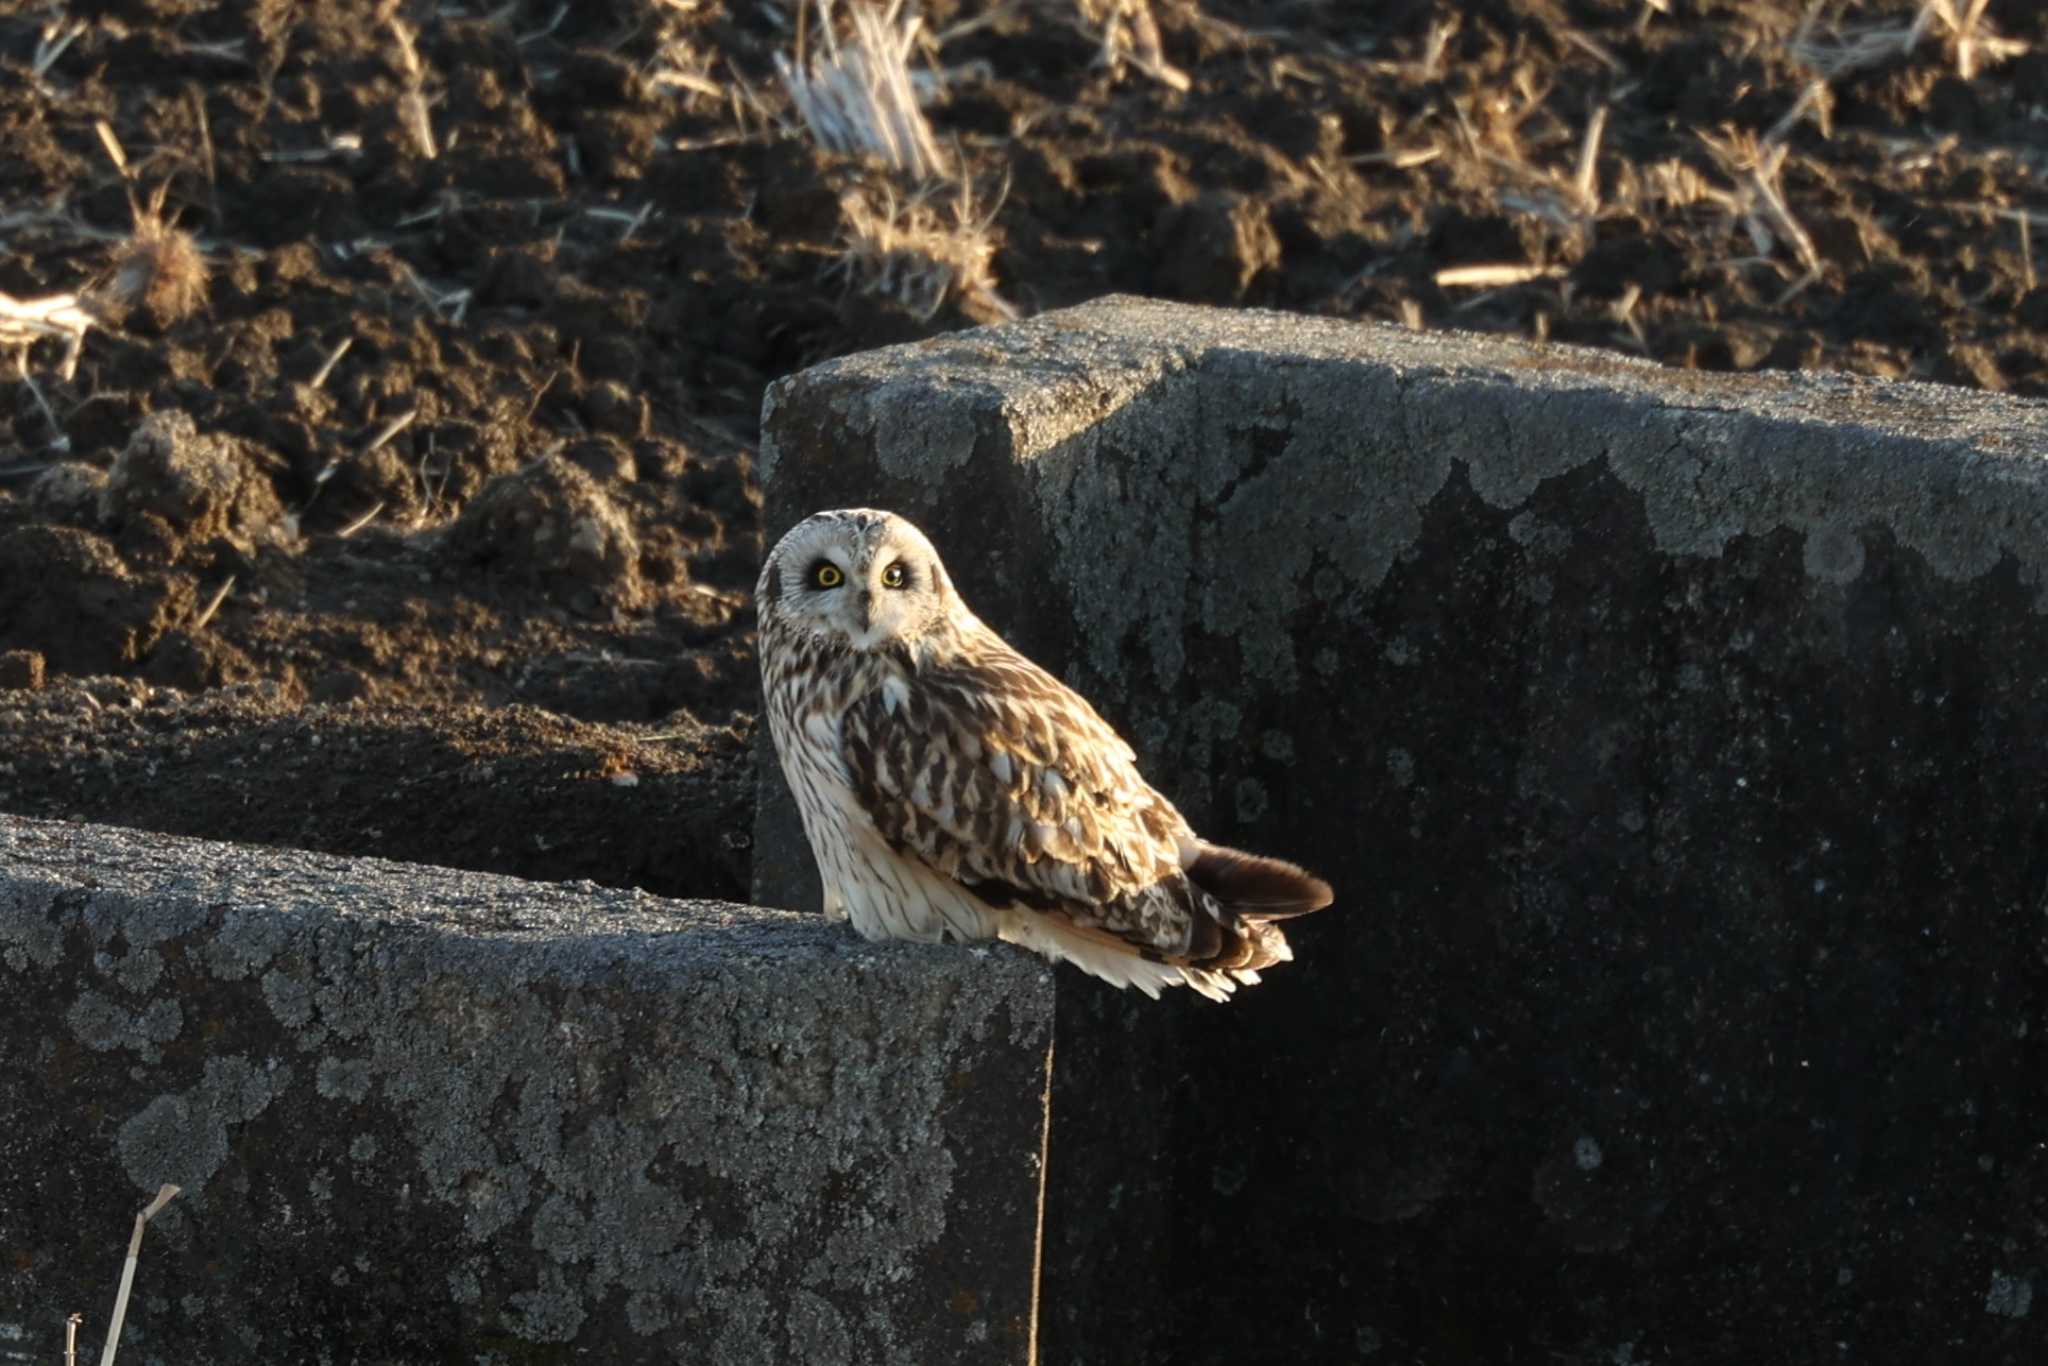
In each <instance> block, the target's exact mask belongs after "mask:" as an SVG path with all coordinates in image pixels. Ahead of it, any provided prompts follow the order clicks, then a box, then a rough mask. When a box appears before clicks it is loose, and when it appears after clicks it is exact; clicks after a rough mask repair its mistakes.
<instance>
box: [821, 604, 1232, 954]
mask: <svg viewBox="0 0 2048 1366" xmlns="http://www.w3.org/2000/svg"><path fill="white" fill-rule="evenodd" d="M977 637H978V638H977V639H973V640H970V641H969V643H968V648H966V649H965V650H963V651H962V652H961V653H959V654H957V655H955V656H954V657H953V658H951V659H947V660H941V661H937V662H928V663H924V664H923V665H922V666H921V667H916V666H912V665H911V664H910V663H909V662H908V661H905V664H904V667H903V669H902V671H901V673H899V674H898V676H897V679H896V680H895V681H892V682H891V683H889V684H887V685H885V686H883V687H881V688H878V689H876V690H874V691H872V692H870V693H869V694H868V695H867V696H865V697H863V698H861V699H859V700H857V701H856V702H855V703H854V704H853V705H852V707H851V708H849V710H848V711H847V713H846V715H845V717H844V719H843V723H842V727H841V736H842V745H843V752H844V758H845V761H846V764H847V769H848V774H849V777H850V778H851V779H852V782H853V787H854V791H855V794H856V795H857V796H858V798H859V800H860V802H861V804H862V806H863V807H864V808H865V809H866V811H867V813H868V815H869V817H870V818H871V819H872V820H873V821H874V824H875V827H876V829H877V830H878V831H879V832H880V833H881V834H882V836H883V838H885V839H886V840H888V841H889V843H890V845H891V846H892V847H893V848H894V849H896V851H897V852H898V853H900V854H903V855H905V856H906V857H914V858H917V859H919V860H921V861H923V862H924V863H925V864H926V865H927V866H928V867H930V868H932V869H934V870H936V871H937V872H939V873H942V874H944V875H945V876H947V877H950V878H953V879H955V880H956V881H958V882H960V883H961V884H963V885H965V886H966V887H968V888H969V889H970V890H972V891H974V892H975V893H976V894H977V895H978V896H980V897H981V898H982V899H983V900H984V901H986V902H988V903H989V904H991V905H995V906H1001V907H1012V906H1021V907H1028V908H1030V909H1033V910H1037V911H1043V912H1049V913H1054V914H1058V915H1061V916H1063V917H1065V918H1066V919H1068V920H1069V921H1070V922H1071V923H1072V924H1074V925H1075V926H1078V927H1080V928H1082V929H1086V930H1102V931H1106V932H1107V933H1108V934H1110V935H1114V936H1115V937H1116V938H1117V939H1118V940H1120V941H1122V942H1124V943H1126V944H1128V945H1129V946H1130V947H1131V948H1132V949H1133V950H1134V951H1137V952H1143V953H1146V954H1147V955H1148V956H1153V955H1176V956H1177V955H1181V954H1185V953H1187V952H1188V951H1189V950H1190V949H1191V948H1196V947H1197V946H1198V943H1199V941H1201V940H1202V939H1204V938H1206V937H1213V936H1204V935H1201V934H1191V933H1190V930H1191V925H1192V924H1193V922H1195V921H1206V920H1207V919H1208V917H1207V916H1205V915H1200V914H1198V913H1197V912H1196V909H1195V900H1196V898H1197V897H1198V896H1199V895H1200V893H1199V892H1197V891H1196V890H1195V889H1194V888H1193V887H1191V886H1190V885H1189V883H1188V880H1187V878H1186V877H1185V876H1183V874H1182V872H1181V867H1180V848H1181V840H1182V837H1183V836H1187V835H1188V829H1187V824H1186V822H1185V821H1184V820H1183V819H1182V818H1181V815H1180V813H1179V812H1178V811H1176V810H1175V809H1174V807H1173V805H1172V803H1170V802H1168V801H1167V800H1166V799H1165V798H1164V797H1162V796H1160V795H1159V794H1158V793H1156V792H1154V791H1153V790H1152V788H1151V787H1150V786H1149V785H1148V784H1147V783H1146V782H1145V781H1144V779H1143V777H1141V776H1140V774H1139V773H1138V769H1137V762H1136V758H1135V756H1134V755H1133V754H1132V752H1131V748H1130V746H1129V745H1127V744H1125V743H1124V741H1123V739H1122V737H1121V736H1119V735H1118V734H1117V733H1116V732H1115V731H1114V730H1112V729H1110V727H1109V725H1108V724H1107V723H1106V722H1104V721H1103V719H1102V718H1101V717H1100V716H1098V715H1096V713H1095V710H1094V708H1092V707H1090V706H1089V705H1088V703H1087V702H1086V701H1085V700H1084V699H1082V698H1081V697H1080V696H1079V695H1077V694H1076V693H1074V692H1073V691H1072V690H1071V689H1069V688H1068V687H1066V685H1064V684H1062V683H1061V682H1060V681H1059V680H1058V679H1056V678H1054V677H1053V676H1052V675H1050V674H1048V673H1046V672H1045V671H1044V670H1043V669H1041V668H1039V667H1038V666H1037V665H1035V664H1033V663H1032V662H1031V661H1030V660H1028V659H1025V658H1024V657H1023V656H1022V655H1020V654H1018V653H1017V652H1016V651H1014V650H1012V649H1011V648H1010V647H1009V646H1008V645H1006V644H1004V643H1003V642H1002V641H1001V640H1000V639H998V638H996V637H994V636H993V635H981V634H979V633H977ZM1203 928H1206V926H1204V927H1203Z"/></svg>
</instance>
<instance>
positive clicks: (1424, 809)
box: [756, 298, 2048, 1366]
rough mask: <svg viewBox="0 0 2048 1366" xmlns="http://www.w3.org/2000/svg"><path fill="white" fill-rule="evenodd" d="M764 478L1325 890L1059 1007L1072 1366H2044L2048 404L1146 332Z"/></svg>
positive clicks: (1041, 341)
mask: <svg viewBox="0 0 2048 1366" xmlns="http://www.w3.org/2000/svg"><path fill="white" fill-rule="evenodd" d="M766 432H767V437H766V448H765V450H764V453H763V469H764V471H765V472H766V476H767V480H768V493H769V526H768V533H769V535H770V536H771V538H772V537H773V536H775V535H777V534H779V533H780V532H781V530H782V529H783V528H785V527H786V526H788V525H789V524H790V523H791V522H793V521H794V520H796V519H797V518H798V517H800V516H802V515H803V514H805V513H807V512H809V511H812V510H814V509H816V508H819V507H825V506H837V505H847V504H854V503H866V504H873V505H879V506H886V507H893V508H895V509H897V510H899V511H901V512H903V513H905V514H906V515H908V516H910V517H912V518H914V519H916V520H917V521H919V522H920V523H921V524H922V525H923V526H924V528H925V529H926V530H927V531H928V532H929V533H931V535H932V538H933V540H934V542H935V543H936V544H937V546H938V547H939V550H940V552H941V553H942V554H943V555H945V556H946V559H947V563H948V564H949V566H951V567H952V569H953V570H954V572H955V576H956V578H957V579H958V580H959V582H960V584H961V585H962V589H963V591H964V593H965V594H966V596H967V598H968V600H969V601H970V602H971V603H973V604H974V606H975V608H976V609H977V611H979V612H980V613H981V614H982V615H983V616H984V617H985V618H986V619H987V620H988V621H990V623H991V624H992V625H994V626H995V627H997V628H998V629H999V630H1001V631H1003V632H1004V633H1005V634H1006V635H1008V636H1009V637H1010V639H1012V640H1013V641H1015V642H1016V643H1017V644H1018V645H1020V646H1021V647H1022V648H1024V649H1025V650H1026V651H1028V652H1029V653H1031V654H1032V655H1033V656H1034V657H1036V658H1037V659H1039V660H1040V661H1041V662H1042V663H1045V664H1046V665H1048V666H1049V667H1051V668H1053V669H1054V670H1055V671H1057V672H1060V673H1062V674H1063V675H1064V676H1065V677H1066V678H1067V679H1068V680H1069V681H1071V682H1073V683H1074V684H1076V685H1077V686H1079V687H1080V688H1082V690H1083V691H1085V692H1086V693H1088V694H1089V695H1090V696H1091V697H1092V698H1093V699H1094V700H1095V701H1096V703H1097V704H1098V706H1099V707H1100V708H1101V709H1102V711H1103V712H1104V713H1105V715H1107V716H1108V717H1109V718H1110V719H1111V720H1112V722H1114V723H1115V724H1117V725H1118V726H1119V727H1120V728H1122V729H1123V731H1124V732H1125V733H1126V734H1127V735H1129V736H1130V737H1132V739H1133V741H1134V742H1135V743H1136V745H1137V747H1138V748H1139V750H1140V752H1141V755H1142V757H1143V758H1144V760H1145V762H1146V763H1147V766H1148V771H1149V773H1150V774H1151V775H1152V776H1153V777H1154V780H1155V781H1156V782H1157V783H1158V784H1159V785H1160V786H1161V787H1162V788H1163V789H1164V790H1166V791H1167V792H1168V793H1170V794H1171V795H1172V796H1173V797H1174V798H1176V800H1178V801H1179V802H1180V803H1181V804H1182V806H1183V807H1184V809H1186V810H1187V811H1188V812H1189V814H1190V816H1191V818H1192V819H1194V820H1195V822H1196V823H1197V825H1198V826H1199V827H1200V828H1202V829H1203V830H1204V831H1205V832H1207V833H1210V834H1212V835H1213V836H1215V837H1218V838H1222V839H1227V840H1234V841H1242V842H1244V843H1246V844H1249V845H1251V846H1253V847H1258V848H1263V849H1266V850H1268V851H1270V852H1273V853H1277V854H1281V855H1284V856H1287V857H1290V858H1296V859H1300V860H1301V861H1303V862H1305V863H1308V864H1310V865H1312V866H1313V867H1315V868H1316V869H1317V870H1318V871H1320V872H1322V873H1324V874H1325V875H1327V876H1328V877H1329V878H1330V879H1331V881H1332V882H1333V883H1334V884H1335V885H1336V887H1337V889H1338V893H1339V905H1338V907H1337V908H1336V909H1334V910H1332V911H1330V912H1327V913H1325V914H1323V915H1320V916H1317V917H1314V918H1313V919H1311V920H1306V921H1302V922H1300V923H1299V926H1298V928H1297V929H1296V930H1295V931H1294V932H1292V934H1291V937H1292V938H1293V939H1294V941H1295V942H1296V944H1297V948H1298V951H1299V953H1300V960H1299V961H1298V962H1296V963H1294V964H1292V965H1290V966H1288V967H1286V968H1282V969H1276V970H1275V971H1273V972H1272V973H1270V974H1269V975H1268V979H1267V982H1266V984H1265V985H1263V986H1261V987H1258V988H1256V989H1255V990H1252V991H1249V992H1246V993H1245V994H1244V995H1243V996H1242V997H1241V998H1240V999H1239V1000H1238V1001H1237V1002H1236V1003H1234V1004H1233V1005H1231V1006H1230V1007H1229V1008H1228V1009H1205V1008H1202V1006H1201V1004H1200V1003H1199V1002H1193V1001H1186V1000H1180V1001H1168V1002H1164V1003H1162V1004H1160V1005H1158V1006H1147V1005H1145V1004H1144V1003H1142V1002H1140V1003H1137V1004H1136V1006H1135V1007H1134V1005H1133V1003H1132V1002H1129V1001H1124V1000H1120V999H1118V998H1116V997H1114V996H1112V995H1110V994H1109V993H1107V992H1106V991H1104V990H1101V989H1098V988H1097V987H1096V985H1095V984H1094V983H1092V982H1089V981H1086V980H1084V979H1082V978H1079V977H1073V976H1063V977H1061V978H1060V979H1059V981H1060V985H1061V987H1062V990H1061V992H1060V1005H1059V1032H1060V1048H1059V1062H1058V1067H1057V1068H1056V1078H1055V1084H1054V1116H1053V1137H1052V1143H1051V1155H1052V1156H1051V1161H1052V1168H1051V1172H1052V1175H1051V1186H1050V1191H1049V1196H1048V1204H1047V1249H1046V1258H1045V1295H1044V1302H1045V1304H1046V1312H1045V1315H1044V1317H1043V1321H1042V1325H1041V1326H1042V1331H1043V1333H1044V1335H1045V1342H1046V1352H1047V1357H1046V1359H1047V1360H1051V1361H1069V1360H1090V1361H1098V1360H1099V1361H1107V1360H1117V1361H1168V1360H1171V1361H1176V1362H1191V1361H1216V1362H1223V1361H1242V1360H1256V1359H1264V1358H1265V1356H1268V1355H1270V1354H1271V1353H1273V1352H1275V1351H1278V1350H1282V1349H1283V1347H1284V1348H1285V1349H1286V1350H1289V1351H1313V1352H1315V1353H1320V1354H1321V1355H1322V1356H1324V1357H1336V1356H1340V1355H1346V1354H1350V1355H1353V1356H1358V1357H1365V1358H1367V1359H1379V1358H1377V1357H1376V1356H1375V1354H1376V1353H1382V1352H1383V1353H1384V1354H1385V1359H1400V1360H1406V1359H1418V1360H1419V1359H1430V1360H1437V1359H1451V1358H1458V1359H1464V1358H1471V1359H1486V1360H1506V1359H1509V1358H1511V1357H1512V1358H1515V1359H1520V1356H1521V1355H1522V1354H1525V1353H1526V1354H1534V1355H1544V1354H1548V1355H1553V1356H1558V1357H1570V1358H1573V1359H1587V1360H1593V1359H1598V1360H1623V1359H1628V1360H1667V1359H1669V1360H1691V1359H1704V1358H1707V1357H1711V1358H1714V1359H1721V1358H1728V1359H1735V1358H1740V1359H1742V1360H1745V1361H1752V1362H1757V1363H1760V1364H1762V1366H1774V1364H1775V1363H1786V1364H1787V1366H1790V1363H1795V1362H1797V1363H1805V1362H1810V1361H1813V1360H1815V1359H1818V1358H1820V1357H1823V1356H1825V1357H1827V1358H1828V1359H1830V1360H1833V1359H1836V1358H1837V1357H1838V1356H1842V1355H1844V1354H1846V1355H1847V1356H1850V1357H1857V1356H1861V1357H1868V1358H1873V1359H1885V1358H1886V1357H1887V1356H1890V1355H1895V1354H1896V1353H1897V1352H1898V1351H1900V1350H1901V1347H1902V1346H1908V1345H1910V1346H1916V1347H1919V1348H1925V1349H1928V1350H1936V1349H1937V1345H1938V1350H1939V1351H1941V1352H1943V1353H1945V1354H1951V1355H1959V1356H1967V1357H1968V1358H1969V1359H1970V1360H1972V1361H1974V1362H1994V1363H2011V1366H2021V1364H2022V1363H2026V1362H2030V1361H2032V1360H2034V1359H2035V1356H2036V1354H2037V1349H2038V1344H2039V1341H2040V1337H2039V1330H2038V1327H2037V1326H2036V1325H2035V1324H2034V1323H2033V1322H2032V1319H2031V1318H2029V1315H2030V1314H2031V1315H2032V1316H2033V1317H2035V1318H2037V1317H2038V1316H2039V1313H2040V1310H2039V1309H2038V1308H2035V1309H2033V1310H2028V1309H2026V1308H2025V1307H2024V1306H2025V1305H2027V1304H2029V1303H2032V1302H2033V1301H2032V1300H2030V1299H2029V1298H2028V1294H2027V1293H2026V1292H2025V1290H2024V1289H2023V1287H2025V1286H2029V1285H2031V1286H2033V1287H2035V1288H2039V1287H2040V1286H2041V1285H2042V1284H2044V1283H2048V1281H2044V1276H2048V1273H2044V1272H2043V1270H2042V1261H2041V1258H2040V1256H2039V1255H2038V1249H2039V1246H2040V1230H2041V1229H2042V1228H2044V1227H2048V1194H2044V1192H2048V1150H2044V1149H2043V1148H2042V1147H2041V1145H2040V1144H2039V1143H2038V1141H2037V1139H2038V1136H2039V1134H2040V1133H2041V1132H2043V1131H2044V1129H2048V1099H2044V1093H2043V1092H2042V1090H2041V1089H2040V1087H2039V1086H2038V1085H2036V1079H2037V1078H2038V1076H2039V1075H2040V1071H2041V1066H2042V1063H2043V1056H2042V1052H2041V1050H2042V1048H2043V1047H2044V1046H2048V1045H2044V1044H2043V1042H2042V1041H2043V1039H2044V1038H2048V954H2044V950H2043V947H2042V946H2043V944H2044V942H2048V934H2044V929H2048V922H2044V920H2043V917H2042V907H2043V905H2044V886H2048V825H2044V820H2043V816H2042V812H2043V811H2044V810H2048V767H2044V766H2043V765H2042V764H2041V762H2040V761H2039V756H2040V755H2041V754H2042V753H2043V752H2048V616H2044V614H2043V605H2044V599H2043V590H2044V584H2048V577H2044V569H2048V462H2044V461H2043V459H2042V457H2041V452H2042V451H2044V450H2048V407H2044V406H2043V405H2040V404H2034V403H2027V402H2021V401H2015V400H2009V399H2004V398H2000V397H1997V396H1988V395H1982V394H1975V393H1967V392H1963V391H1958V390H1950V389H1942V388H1935V387H1931V386H1922V385H1911V384H1889V383H1880V382H1873V381H1865V380H1859V379H1853V378H1847V377H1833V376H1791V375H1745V376H1725V375H1723V376H1714V375H1701V374H1691V373H1682V372H1674V371H1670V370H1663V369H1658V368H1655V367H1652V366H1649V365H1645V364H1637V363H1633V362H1630V361H1627V360H1624V359H1617V358H1615V357H1613V356H1608V355H1602V354H1597V353H1590V352H1584V351H1577V350H1572V349H1569V348H1546V347H1537V346H1531V345H1527V344H1522V343H1518V342H1515V341H1511V340H1504V339H1499V338H1490V337H1467V336H1457V335H1445V334H1419V333H1412V332H1407V331H1404V330H1400V329H1394V328H1381V327H1368V326H1356V325H1348V324H1341V323H1336V322H1330V321H1324V320H1315V319H1306V318H1293V317H1284V316H1279V315H1273V314H1261V313H1242V312H1239V313H1230V312H1218V311H1210V310H1202V309H1194V308H1186V307H1180V306H1173V305H1165V304H1157V303H1151V302H1147V301H1143V300H1135V299H1122V298H1119V299H1106V300H1103V301H1100V302H1098V303H1095V304H1091V305H1088V306H1086V307H1083V308H1078V309H1073V310H1069V311H1066V312H1063V313H1056V314H1051V315H1047V316H1045V317H1042V318H1038V319H1034V320H1032V321H1030V322H1027V323H1022V324H1016V325H1011V326H1006V327H1001V328H995V329H987V330H983V331H978V332H972V333H965V334H961V335H958V336H954V337H949V338H946V339H943V340H940V341H936V342H931V343H926V344H923V345H920V346H914V347H903V348H895V349H892V350H888V351H882V352H876V353H872V354H868V355H863V356H855V357H850V358H847V359H845V360H842V361H836V362H832V363H830V364H827V365H823V366H820V367H817V368H816V369H814V370H811V371H808V372H806V373H805V374H802V375H799V376H796V377H793V378H791V379H789V380H786V381H783V382H782V383H781V384H779V385H777V386H776V387H775V388H774V389H773V390H772V391H771V394H770V399H769V404H768V408H767V414H766ZM757 854H758V857H757V863H756V894H757V899H759V900H762V901H764V902H767V903H770V904H777V905H789V906H803V905H806V904H812V902H813V900H814V898H815V895H816V893H815V881H814V879H813V878H812V876H811V873H810V869H809V858H808V854H807V853H806V851H805V850H804V848H803V843H802V837H801V834H800V832H799V831H798V829H797V826H796V822H795V818H794V815H793V812H791V811H790V809H789V808H788V806H787V804H786V799H785V798H783V797H782V795H781V780H780V777H779V775H777V774H776V773H775V772H774V770H773V768H772V767H769V768H765V769H764V775H763V779H762V801H761V806H760V815H759V834H758V837H757ZM1110 1284H1113V1285H1115V1286H1116V1287H1117V1291H1116V1293H1115V1294H1114V1295H1110V1296H1105V1295H1103V1294H1101V1293H1100V1287H1102V1286H1104V1285H1110ZM1219 1306H1227V1307H1228V1309H1229V1312H1227V1313H1220V1314H1219V1313H1218V1312H1217V1311H1218V1308H1219ZM1631 1353H1632V1354H1633V1355H1630V1354H1631Z"/></svg>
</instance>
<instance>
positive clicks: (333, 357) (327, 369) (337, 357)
mask: <svg viewBox="0 0 2048 1366" xmlns="http://www.w3.org/2000/svg"><path fill="white" fill-rule="evenodd" d="M355 344H356V339H355V338H354V337H343V338H342V339H341V340H340V341H339V342H338V343H336V344H335V347H334V349H333V350H332V351H330V352H328V353H327V359H326V360H324V361H321V362H320V368H319V369H318V370H315V371H314V372H313V378H311V379H310V380H308V381H306V384H307V387H308V388H313V389H318V388H319V387H320V386H321V385H323V384H325V383H327V377H328V376H329V375H331V374H333V373H334V367H335V366H337V365H339V364H341V358H342V357H343V356H346V355H347V354H348V349H349V348H350V347H351V346H354V345H355Z"/></svg>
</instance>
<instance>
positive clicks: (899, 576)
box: [882, 560, 910, 588]
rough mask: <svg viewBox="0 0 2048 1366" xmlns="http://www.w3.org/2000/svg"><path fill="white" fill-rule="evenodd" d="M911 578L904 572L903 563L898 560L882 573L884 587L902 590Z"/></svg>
mask: <svg viewBox="0 0 2048 1366" xmlns="http://www.w3.org/2000/svg"><path fill="white" fill-rule="evenodd" d="M909 577H910V576H909V575H908V574H906V573H904V572H903V561H901V560H898V561H896V563H894V564H892V565H890V566H889V567H888V568H887V569H884V570H883V571H882V587H884V588H901V587H902V586H903V585H904V583H905V582H906V581H907V580H908V579H909Z"/></svg>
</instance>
